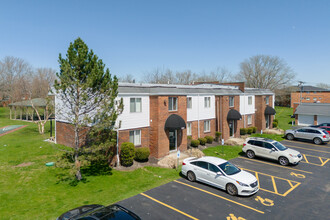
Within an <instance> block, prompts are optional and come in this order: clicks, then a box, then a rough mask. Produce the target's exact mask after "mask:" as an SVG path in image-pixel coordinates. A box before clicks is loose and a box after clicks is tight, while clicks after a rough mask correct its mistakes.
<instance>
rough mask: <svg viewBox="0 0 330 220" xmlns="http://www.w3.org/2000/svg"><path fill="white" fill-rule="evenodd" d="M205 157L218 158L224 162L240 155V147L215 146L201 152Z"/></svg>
mask: <svg viewBox="0 0 330 220" xmlns="http://www.w3.org/2000/svg"><path fill="white" fill-rule="evenodd" d="M203 153H204V154H205V155H206V156H214V157H220V158H223V159H225V160H230V159H234V158H236V157H238V156H240V155H241V154H242V146H227V145H224V146H221V145H220V146H216V147H209V148H206V149H204V150H203Z"/></svg>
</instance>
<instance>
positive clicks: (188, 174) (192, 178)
mask: <svg viewBox="0 0 330 220" xmlns="http://www.w3.org/2000/svg"><path fill="white" fill-rule="evenodd" d="M187 178H188V180H189V181H190V182H195V181H196V176H195V174H194V172H192V171H188V173H187Z"/></svg>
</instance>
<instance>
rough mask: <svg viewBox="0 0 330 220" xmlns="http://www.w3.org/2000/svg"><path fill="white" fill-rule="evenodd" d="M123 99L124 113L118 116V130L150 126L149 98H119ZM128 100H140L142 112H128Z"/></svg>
mask: <svg viewBox="0 0 330 220" xmlns="http://www.w3.org/2000/svg"><path fill="white" fill-rule="evenodd" d="M118 97H119V98H123V104H124V111H123V112H122V114H120V115H119V116H118V119H117V125H118V122H119V121H121V126H120V128H119V130H126V129H133V128H141V127H148V126H150V122H149V120H150V102H149V96H139V95H137V96H133V95H132V96H121V95H120V94H119V95H118ZM130 98H141V102H142V103H141V105H142V111H141V112H132V113H131V112H130Z"/></svg>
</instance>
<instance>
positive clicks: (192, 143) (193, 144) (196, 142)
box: [190, 140, 200, 147]
mask: <svg viewBox="0 0 330 220" xmlns="http://www.w3.org/2000/svg"><path fill="white" fill-rule="evenodd" d="M199 144H200V142H199V140H191V143H190V145H191V146H192V147H198V145H199Z"/></svg>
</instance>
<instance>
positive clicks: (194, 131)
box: [190, 119, 216, 140]
mask: <svg viewBox="0 0 330 220" xmlns="http://www.w3.org/2000/svg"><path fill="white" fill-rule="evenodd" d="M204 121H210V131H209V132H204ZM190 123H191V137H192V139H193V140H196V139H198V121H190ZM215 131H216V119H210V120H200V121H199V137H205V136H212V137H215Z"/></svg>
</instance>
